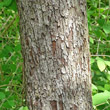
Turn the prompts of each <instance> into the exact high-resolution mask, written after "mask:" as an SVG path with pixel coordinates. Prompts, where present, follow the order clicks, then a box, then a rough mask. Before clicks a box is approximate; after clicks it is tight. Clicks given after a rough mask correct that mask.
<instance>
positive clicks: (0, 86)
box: [0, 84, 21, 88]
mask: <svg viewBox="0 0 110 110" xmlns="http://www.w3.org/2000/svg"><path fill="white" fill-rule="evenodd" d="M5 86H17V87H21V86H19V85H12V84H4V85H0V88H2V87H5Z"/></svg>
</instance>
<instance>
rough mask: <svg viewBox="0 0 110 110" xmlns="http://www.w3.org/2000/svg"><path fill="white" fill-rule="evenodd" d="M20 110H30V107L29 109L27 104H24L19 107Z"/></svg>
mask: <svg viewBox="0 0 110 110" xmlns="http://www.w3.org/2000/svg"><path fill="white" fill-rule="evenodd" d="M19 110H29V109H28V107H27V106H26V107H23V106H22V107H20V108H19Z"/></svg>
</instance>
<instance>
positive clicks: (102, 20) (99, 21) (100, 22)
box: [97, 19, 105, 26]
mask: <svg viewBox="0 0 110 110" xmlns="http://www.w3.org/2000/svg"><path fill="white" fill-rule="evenodd" d="M97 22H98V24H99V25H100V26H103V25H104V22H105V19H98V20H97Z"/></svg>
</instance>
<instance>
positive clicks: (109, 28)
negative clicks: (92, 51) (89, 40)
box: [103, 23, 110, 34]
mask: <svg viewBox="0 0 110 110" xmlns="http://www.w3.org/2000/svg"><path fill="white" fill-rule="evenodd" d="M103 30H104V32H105V33H106V34H109V33H110V23H108V24H105V25H104V26H103Z"/></svg>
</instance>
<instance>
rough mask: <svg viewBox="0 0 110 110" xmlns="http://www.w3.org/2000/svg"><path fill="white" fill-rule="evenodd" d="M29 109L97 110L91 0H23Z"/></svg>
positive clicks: (22, 36)
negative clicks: (88, 5)
mask: <svg viewBox="0 0 110 110" xmlns="http://www.w3.org/2000/svg"><path fill="white" fill-rule="evenodd" d="M17 4H18V10H19V15H20V33H21V44H22V53H23V58H24V73H25V87H26V102H27V105H28V107H29V110H92V99H91V78H90V64H89V59H90V58H89V57H90V55H89V44H88V27H87V18H86V0H18V1H17Z"/></svg>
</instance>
